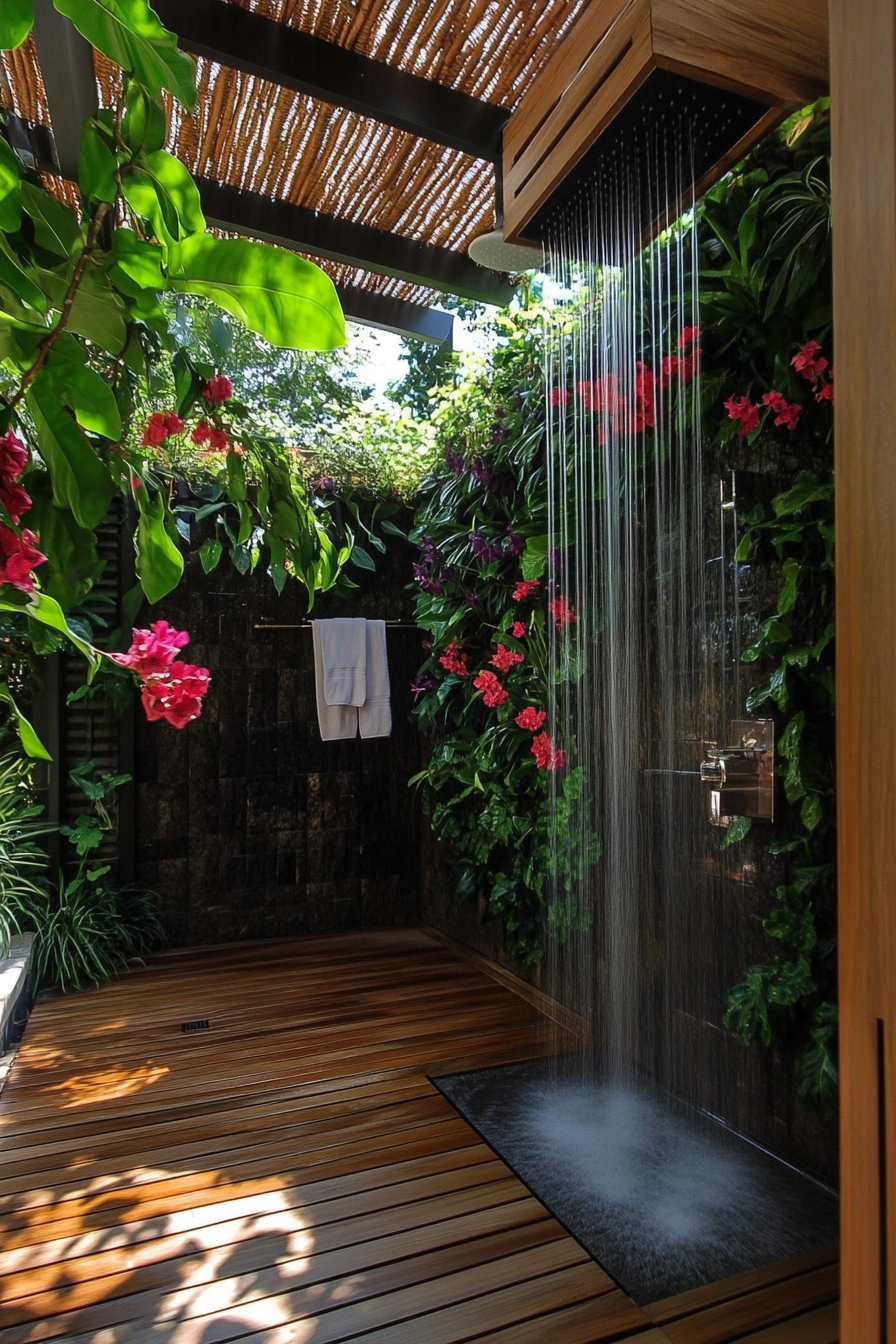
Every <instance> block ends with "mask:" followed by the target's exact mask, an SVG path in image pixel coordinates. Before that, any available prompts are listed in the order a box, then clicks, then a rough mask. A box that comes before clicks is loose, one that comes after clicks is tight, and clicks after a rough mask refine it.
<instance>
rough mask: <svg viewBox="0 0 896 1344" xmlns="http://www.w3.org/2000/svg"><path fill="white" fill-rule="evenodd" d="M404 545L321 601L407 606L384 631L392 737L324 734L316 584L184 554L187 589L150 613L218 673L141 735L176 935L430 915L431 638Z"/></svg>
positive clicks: (338, 608)
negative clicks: (204, 689)
mask: <svg viewBox="0 0 896 1344" xmlns="http://www.w3.org/2000/svg"><path fill="white" fill-rule="evenodd" d="M409 576H410V558H409V549H408V548H405V547H403V546H402V545H401V543H399V542H395V543H394V544H393V545H392V546H391V547H390V552H389V554H388V555H387V556H385V557H380V560H379V568H378V572H377V573H376V574H375V575H373V574H367V573H363V572H361V571H354V574H353V577H354V578H355V580H356V582H358V583H359V585H360V586H359V588H358V589H357V591H355V592H353V593H351V594H350V595H349V596H348V597H346V598H334V597H333V595H332V594H326V595H324V596H323V597H318V600H317V603H316V606H315V610H314V613H313V614H314V615H315V616H319V617H321V618H326V617H328V616H366V617H368V618H371V619H386V620H400V621H403V622H405V623H406V625H405V627H404V628H398V627H396V628H390V629H389V630H388V632H387V644H388V655H389V672H390V680H391V687H392V714H393V729H392V736H391V737H389V738H383V739H373V740H369V741H362V740H361V739H360V738H356V739H354V740H353V741H345V742H322V741H321V740H320V733H319V731H318V726H317V712H316V708H315V695H314V670H313V663H312V647H311V632H310V629H308V628H300V629H291V630H259V629H257V628H256V627H257V626H258V625H261V624H263V623H265V622H267V623H270V624H278V625H297V624H299V622H302V621H304V620H306V619H307V615H308V613H307V600H306V595H305V590H304V589H303V588H301V587H300V586H299V584H298V583H288V584H287V586H286V589H285V590H284V592H283V594H282V595H281V596H280V597H278V596H277V594H276V593H275V591H274V589H273V586H272V584H271V581H270V579H269V578H268V577H267V575H265V574H262V573H256V574H251V575H245V576H241V575H239V574H237V573H236V571H235V570H233V569H232V568H224V566H223V565H222V566H221V567H220V568H219V570H218V571H216V572H215V573H213V574H210V575H206V574H204V573H203V571H202V568H201V565H200V564H199V559H198V555H197V554H195V553H194V554H191V555H190V556H189V558H188V560H187V570H186V575H185V578H184V581H183V583H182V585H181V586H180V588H178V589H177V590H176V591H175V592H174V593H172V594H171V596H170V597H169V598H167V599H166V600H165V601H164V602H162V603H160V604H159V606H158V607H157V608H153V609H152V611H151V612H150V613H148V614H147V613H146V612H145V611H144V613H143V614H142V616H141V621H142V622H143V623H144V624H148V623H149V621H151V620H159V619H164V620H167V621H169V622H170V623H171V624H172V625H174V626H176V627H177V628H178V629H186V630H188V631H189V633H190V644H189V646H188V647H187V649H186V650H185V651H184V655H183V656H184V657H185V659H186V660H187V661H189V662H195V663H200V664H202V665H204V666H206V667H208V668H209V669H210V670H211V674H212V681H211V688H210V690H209V693H208V696H207V699H206V704H205V707H204V710H203V715H202V718H201V719H198V720H196V721H195V722H194V723H191V724H189V725H188V726H187V728H185V729H184V730H183V731H177V730H176V729H174V728H171V727H170V726H169V725H168V724H164V723H147V722H146V721H145V720H144V719H143V717H142V715H140V716H139V719H140V721H139V722H138V726H137V742H136V762H137V765H136V771H135V780H136V783H135V788H136V836H135V844H136V880H137V881H138V882H140V883H142V884H144V885H146V886H150V887H153V888H154V889H155V890H157V891H158V892H159V893H160V894H161V896H162V899H163V919H164V923H165V927H166V930H167V932H168V936H169V939H170V941H171V943H172V945H174V946H193V945H198V944H203V943H218V942H228V941H231V940H239V939H248V938H266V937H279V936H288V935H294V934H305V933H324V932H327V931H330V930H336V929H354V928H362V927H371V926H383V925H396V924H406V923H410V922H413V921H414V920H415V919H417V918H418V917H419V899H418V888H419V878H420V818H419V809H418V807H417V804H416V800H415V798H414V796H413V794H412V793H411V791H410V790H409V789H408V785H407V781H408V779H409V778H410V777H411V775H413V774H414V773H415V772H416V771H417V770H419V768H420V739H419V735H418V733H417V731H416V728H415V727H414V726H413V723H412V720H411V710H412V708H413V699H412V696H411V693H410V683H411V681H412V679H413V677H414V675H415V673H416V671H417V668H418V666H419V663H420V658H421V650H420V636H419V633H418V632H417V631H416V629H414V628H413V625H412V605H411V602H410V595H409V594H408V593H407V592H406V591H405V589H404V584H405V583H406V582H407V579H408V578H409Z"/></svg>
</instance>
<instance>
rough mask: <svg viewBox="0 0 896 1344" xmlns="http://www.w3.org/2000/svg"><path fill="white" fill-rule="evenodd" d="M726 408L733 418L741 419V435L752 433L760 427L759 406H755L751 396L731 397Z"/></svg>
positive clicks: (742, 436)
mask: <svg viewBox="0 0 896 1344" xmlns="http://www.w3.org/2000/svg"><path fill="white" fill-rule="evenodd" d="M725 410H726V411H727V412H728V415H729V416H730V418H731V419H732V420H739V421H740V431H739V432H740V437H741V438H742V439H743V438H745V437H746V436H747V434H752V433H753V430H754V429H757V428H758V427H759V407H758V406H754V405H753V403H752V402H751V401H750V399H749V397H729V398H728V400H727V401H726V402H725Z"/></svg>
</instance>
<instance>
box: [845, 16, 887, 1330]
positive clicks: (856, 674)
mask: <svg viewBox="0 0 896 1344" xmlns="http://www.w3.org/2000/svg"><path fill="white" fill-rule="evenodd" d="M830 17H831V94H832V101H833V170H832V173H833V199H834V341H835V359H834V368H835V372H836V394H835V395H836V406H835V417H836V421H835V423H836V449H835V470H836V501H837V503H836V528H837V776H838V826H839V893H840V895H839V923H840V1004H841V1036H840V1040H841V1052H840V1054H841V1083H842V1088H841V1096H842V1100H841V1154H842V1249H843V1318H842V1341H843V1344H896V1274H894V1272H893V1269H894V1260H896V1254H894V1253H896V1197H894V1195H896V1186H894V1180H896V1049H894V1041H896V557H894V554H893V551H894V541H896V415H894V411H893V409H892V405H891V403H892V401H893V396H894V389H896V5H894V0H830Z"/></svg>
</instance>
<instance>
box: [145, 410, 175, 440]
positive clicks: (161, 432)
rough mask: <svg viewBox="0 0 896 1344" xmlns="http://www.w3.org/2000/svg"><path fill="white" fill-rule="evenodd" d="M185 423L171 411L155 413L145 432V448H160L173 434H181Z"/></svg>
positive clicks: (150, 418)
mask: <svg viewBox="0 0 896 1344" xmlns="http://www.w3.org/2000/svg"><path fill="white" fill-rule="evenodd" d="M183 428H184V422H183V420H181V419H180V417H179V416H176V415H174V414H173V413H172V412H171V411H168V412H164V411H153V413H152V415H151V416H150V417H149V423H148V424H147V426H146V428H145V429H144V431H143V447H144V448H159V447H160V446H161V445H162V444H163V443H165V441H166V440H167V439H170V437H171V435H172V434H179V433H180V432H181V430H182V429H183Z"/></svg>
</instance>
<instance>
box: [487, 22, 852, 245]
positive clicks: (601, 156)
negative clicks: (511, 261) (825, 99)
mask: <svg viewBox="0 0 896 1344" xmlns="http://www.w3.org/2000/svg"><path fill="white" fill-rule="evenodd" d="M827 64H828V28H827V3H826V0H592V2H591V3H590V4H588V5H587V6H586V7H585V10H584V13H583V14H582V16H581V18H580V19H579V21H578V23H577V24H576V25H575V26H574V27H573V29H572V30H571V32H570V33H569V35H568V36H567V37H566V39H565V40H564V41H563V43H561V45H560V47H559V48H558V49H557V51H556V52H555V54H554V56H553V57H552V59H551V60H550V61H549V62H548V64H547V65H546V66H545V68H544V69H543V70H542V72H541V74H540V75H539V76H538V78H537V79H536V81H535V83H534V84H533V86H532V88H531V89H530V90H529V91H528V93H527V94H526V96H525V97H524V98H523V100H522V101H521V103H520V105H519V107H518V108H517V110H516V111H515V112H514V114H513V116H512V117H511V118H510V120H509V121H508V123H507V126H506V127H505V131H504V164H503V175H504V237H505V239H506V240H507V241H508V242H521V241H531V242H543V241H544V240H545V238H546V235H547V233H548V232H549V221H550V219H551V217H552V216H553V215H555V214H556V212H557V211H558V209H560V208H562V207H563V206H564V205H565V203H567V202H568V201H569V199H570V198H571V197H572V196H574V195H575V194H576V193H577V191H578V190H579V188H580V187H581V185H582V184H583V183H584V182H586V181H591V180H593V179H595V178H598V179H599V177H600V174H601V172H602V171H603V170H605V169H606V168H607V167H608V165H610V164H612V163H613V161H614V160H619V159H620V158H625V159H627V160H628V159H630V158H631V155H632V152H633V147H636V146H637V144H638V143H639V137H642V136H643V135H644V133H646V132H647V131H648V130H650V129H652V128H656V127H657V126H665V127H667V128H668V130H669V131H670V134H668V135H667V136H666V140H665V144H666V150H665V154H666V158H667V162H666V163H665V164H663V163H661V164H660V165H659V167H658V169H657V167H656V165H655V155H654V171H658V172H659V173H660V174H662V173H664V172H665V173H666V174H667V178H668V181H669V182H670V183H674V184H675V189H674V191H673V192H672V194H671V195H670V194H669V193H667V196H666V201H665V205H664V206H663V208H662V210H661V211H659V212H658V207H657V199H658V197H657V193H656V191H655V190H653V193H652V195H651V196H650V201H651V208H650V211H649V213H647V214H643V215H642V216H641V219H642V221H643V222H644V223H645V226H646V235H645V236H644V237H643V238H642V241H643V242H647V241H648V240H649V237H650V236H651V235H652V234H653V233H655V232H656V231H657V230H658V229H660V228H662V227H663V225H664V223H665V222H666V221H667V220H668V219H669V218H675V217H676V216H677V215H678V214H680V213H681V212H682V210H683V209H686V208H687V206H688V205H689V204H690V201H691V200H692V198H693V196H694V195H695V194H696V195H697V196H699V195H700V194H701V193H702V192H703V191H705V190H706V189H707V187H709V186H711V185H712V183H713V182H715V181H717V180H718V178H720V177H721V176H722V175H723V174H724V173H725V172H727V171H728V169H729V168H730V167H732V165H733V164H735V163H736V162H737V161H738V159H740V158H742V157H743V155H744V154H745V153H746V152H747V150H748V149H749V148H750V147H751V146H752V145H754V144H755V143H756V142H757V141H758V140H760V139H761V138H762V137H763V136H764V135H765V134H767V132H768V131H770V130H771V129H772V128H773V127H774V126H775V125H777V124H778V123H779V122H780V121H782V120H783V119H784V118H785V117H786V116H788V115H789V114H790V112H792V111H794V110H796V109H797V108H799V107H802V106H804V105H805V104H806V103H809V102H812V101H813V100H814V99H815V98H818V97H820V96H821V94H823V93H824V92H825V90H826V87H827ZM685 126H686V127H688V128H689V144H688V147H687V151H686V152H683V151H682V150H681V148H680V140H679V137H678V129H679V128H680V127H685ZM654 139H655V138H654ZM676 146H678V148H677V149H676ZM672 158H675V160H676V161H675V162H674V163H672V162H671V160H672ZM647 193H648V188H647V187H645V199H646V196H647ZM660 216H662V217H660Z"/></svg>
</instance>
